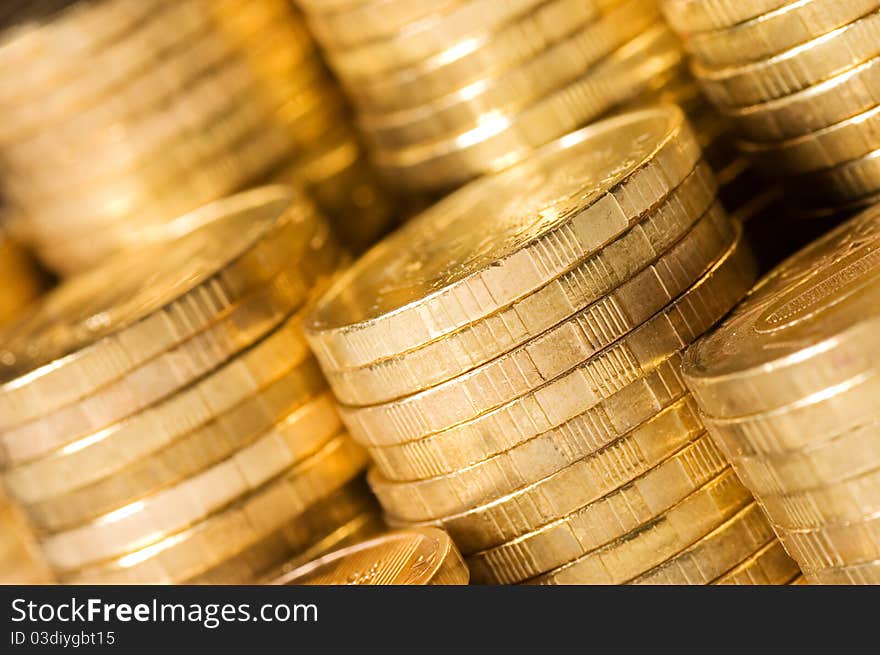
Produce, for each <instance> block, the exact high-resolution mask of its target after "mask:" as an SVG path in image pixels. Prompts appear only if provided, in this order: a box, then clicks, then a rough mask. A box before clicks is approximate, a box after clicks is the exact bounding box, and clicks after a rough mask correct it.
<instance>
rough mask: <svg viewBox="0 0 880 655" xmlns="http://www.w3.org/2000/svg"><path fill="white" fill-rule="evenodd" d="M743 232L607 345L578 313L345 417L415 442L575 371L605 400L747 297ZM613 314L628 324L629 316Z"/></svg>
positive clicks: (357, 426)
mask: <svg viewBox="0 0 880 655" xmlns="http://www.w3.org/2000/svg"><path fill="white" fill-rule="evenodd" d="M737 231H738V234H737V235H736V237H735V239H734V240H733V242H731V243H728V247H727V249H726V251H722V252H718V253H715V256H716V257H717V259H716V260H715V262H714V263H712V261H711V259H710V261H709V262H708V263H707V265H708V266H711V268H710V269H709V270H708V271H707V272H705V274H703V275H702V276H701V277H699V279H697V276H698V275H700V273H699V272H696V274H695V275H693V277H691V278H690V279H689V280H685V281H684V283H683V284H682V286H681V287H680V288H679V289H678V290H677V292H676V293H681V294H682V295H681V296H679V297H675V296H674V297H673V298H667V297H664V298H663V301H662V304H661V306H660V308H659V311H658V313H657V314H655V315H654V316H651V315H650V313H648V315H647V316H645V317H644V318H642V319H641V320H643V321H645V322H644V323H641V324H639V323H637V322H633V323H632V324H630V325H631V328H629V329H631V330H632V331H627V330H626V329H625V330H624V331H623V333H622V334H621V333H614V332H612V336H611V338H610V339H608V340H604V339H603V337H602V331H600V330H594V329H592V328H591V327H590V326H589V323H583V322H582V321H581V319H580V317H579V316H575V317H574V318H573V319H571V320H570V321H568V322H566V323H562V324H560V325H559V326H558V329H554V330H552V331H549V332H547V333H545V334H544V335H541V336H540V337H538V338H536V339H535V340H533V341H531V342H526V343H525V344H524V345H523V346H520V347H519V348H517V349H516V350H513V351H511V352H510V353H508V354H507V355H504V356H503V357H500V358H498V359H495V360H492V361H491V362H489V363H488V364H486V365H484V366H482V367H479V368H476V369H474V370H472V371H470V372H468V373H467V374H465V375H462V376H459V377H457V378H453V379H452V380H449V381H448V382H444V383H443V384H440V385H438V386H435V387H431V388H430V389H427V390H425V391H421V392H419V393H417V394H413V395H411V396H406V397H405V398H402V399H400V400H396V401H392V402H390V403H385V404H382V405H371V406H368V407H350V406H347V405H342V406H340V412H341V413H342V417H343V420H344V421H345V422H346V425H347V426H349V429H350V430H351V432H352V436H354V438H355V439H358V440H359V441H361V442H363V443H365V444H368V443H375V442H376V441H377V437H376V435H377V433H382V434H384V435H387V437H385V438H386V439H396V440H398V441H408V440H410V441H411V440H414V439H416V438H417V437H418V436H420V435H429V434H432V433H434V432H439V431H440V430H444V429H446V428H449V427H452V426H454V425H456V424H458V423H461V422H463V421H466V420H468V419H471V418H473V417H475V416H478V415H480V414H483V413H485V412H487V411H490V410H492V409H494V408H496V407H498V406H501V405H503V404H504V403H506V402H509V401H510V400H513V399H514V398H516V397H517V396H520V395H523V394H526V393H528V392H530V391H532V390H534V389H536V388H538V387H540V386H541V385H543V384H544V383H547V382H549V381H551V380H553V379H554V378H556V377H558V376H561V375H563V374H565V373H567V372H570V371H574V370H576V371H578V372H579V375H580V376H581V377H582V379H583V384H584V389H583V392H582V393H583V394H584V396H585V397H586V398H592V399H593V402H599V401H600V400H601V399H602V398H606V397H607V396H609V395H611V394H612V393H614V392H615V391H618V390H619V389H621V388H622V387H623V386H625V385H626V384H628V383H629V382H631V381H633V380H634V379H636V378H638V377H641V376H642V375H643V374H644V372H645V371H646V370H650V369H651V368H652V367H653V365H654V364H656V363H657V362H661V361H663V360H665V359H666V358H668V357H670V356H671V355H672V354H674V353H675V352H677V351H678V350H680V349H681V348H682V347H683V346H684V345H686V344H688V343H690V342H691V341H693V340H695V339H696V338H697V337H698V336H699V335H701V334H702V333H703V332H704V331H705V330H707V329H709V327H711V325H712V323H714V321H715V320H717V318H715V317H717V316H718V315H719V313H720V314H723V313H724V311H725V310H726V309H728V308H729V307H731V306H732V305H734V304H735V303H736V302H737V300H739V299H740V298H741V297H742V296H743V295H744V294H745V293H746V292H747V290H748V288H749V286H750V285H751V284H752V283H753V282H754V279H755V277H756V271H755V263H754V260H753V258H752V255H751V252H750V251H749V250H748V247H747V246H745V245H743V243H742V239H741V231H740V230H739V228H738V227H737ZM698 270H699V269H698ZM691 284H692V285H693V286H690V288H688V285H691ZM666 303H669V304H668V305H667V306H665V308H664V305H666ZM657 309H658V308H655V309H652V310H651V311H657ZM611 315H612V316H620V317H621V320H622V321H623V324H624V325H626V324H627V323H626V321H625V319H624V318H623V316H624V315H623V313H622V312H612V314H611ZM612 324H613V323H612ZM606 325H607V324H606ZM632 328H634V329H632ZM609 329H610V326H609Z"/></svg>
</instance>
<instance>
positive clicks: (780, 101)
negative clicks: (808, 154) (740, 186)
mask: <svg viewBox="0 0 880 655" xmlns="http://www.w3.org/2000/svg"><path fill="white" fill-rule="evenodd" d="M878 88H880V57H875V58H874V59H870V60H868V61H866V62H864V63H862V64H859V65H858V66H855V67H854V68H851V69H849V70H847V71H846V72H843V73H840V74H838V75H835V76H834V77H831V78H829V79H827V80H824V81H822V82H820V83H818V84H816V85H814V86H810V87H807V88H806V89H802V90H800V91H798V92H796V93H793V94H791V95H788V96H784V97H782V98H774V99H773V100H769V101H767V102H762V103H760V104H757V105H750V106H748V107H738V108H730V107H719V111H721V113H722V114H723V115H725V116H727V117H728V118H730V119H731V120H733V121H734V122H735V123H736V127H737V131H738V132H739V133H740V134H741V135H742V136H743V137H744V138H746V139H748V140H750V141H755V142H758V143H766V142H770V141H784V140H786V139H793V138H797V137H800V136H804V135H805V134H808V133H810V132H816V131H817V130H822V129H825V128H826V127H828V126H830V125H834V124H835V123H839V122H841V121H844V120H846V119H848V118H852V117H853V116H855V115H857V114H860V113H862V112H865V111H867V110H869V109H871V108H872V107H876V106H877V105H880V92H878Z"/></svg>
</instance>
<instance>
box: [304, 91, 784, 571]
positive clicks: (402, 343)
mask: <svg viewBox="0 0 880 655" xmlns="http://www.w3.org/2000/svg"><path fill="white" fill-rule="evenodd" d="M754 277H755V272H754V263H753V261H752V259H751V255H750V252H749V250H748V248H747V246H745V245H744V244H743V242H742V238H741V230H740V228H739V226H738V225H737V224H735V223H732V222H731V221H730V220H729V219H728V218H727V215H726V214H725V213H724V210H723V209H722V208H721V207H720V204H719V203H718V202H717V199H716V187H715V181H714V178H713V176H712V174H711V172H710V170H709V168H708V167H707V165H706V164H705V162H703V161H702V160H701V151H700V147H699V143H698V141H697V140H696V138H695V136H694V135H693V134H692V132H691V131H690V128H689V127H688V126H687V124H686V122H685V120H684V116H683V114H682V113H681V111H680V110H678V109H676V108H674V107H671V106H667V107H662V108H658V109H653V110H646V111H642V112H635V113H631V114H627V115H623V116H621V117H618V118H612V119H610V120H608V121H605V122H603V123H599V124H596V125H594V126H593V127H590V128H585V129H583V130H582V131H580V132H576V133H572V134H570V135H567V136H566V137H565V138H563V139H561V140H559V141H557V142H554V143H551V144H549V145H547V146H545V147H544V148H543V149H542V150H540V151H538V152H537V153H536V154H535V155H534V156H533V157H531V158H529V159H527V160H526V161H525V162H523V163H522V164H520V165H518V166H515V167H513V168H510V169H508V170H506V171H504V172H502V173H498V174H496V175H493V176H487V177H484V178H482V179H480V180H477V181H476V182H474V183H472V184H470V185H468V186H466V187H464V188H463V189H461V190H459V191H458V192H456V193H454V194H452V195H451V196H449V197H447V198H446V199H445V200H443V201H441V202H440V203H438V204H437V205H435V206H434V207H433V208H431V209H429V210H428V211H426V212H424V213H423V214H421V215H420V216H418V217H416V218H415V219H413V220H412V221H411V222H410V223H408V224H407V225H405V226H404V227H403V228H401V229H400V230H398V231H397V232H396V233H395V234H394V235H392V236H391V237H389V238H387V239H386V240H384V241H383V242H381V243H380V244H379V245H377V246H375V247H374V248H373V249H371V250H370V251H368V253H367V254H365V255H364V256H363V257H362V258H361V259H360V260H358V262H356V263H355V264H354V266H353V267H352V268H350V269H349V270H348V272H346V273H345V274H343V275H342V276H341V277H340V278H338V279H337V280H336V281H335V282H334V283H333V284H332V286H331V287H330V289H329V290H328V291H327V292H326V293H325V294H324V295H323V296H322V297H321V298H320V300H319V301H318V302H317V303H316V305H315V307H314V309H313V310H312V311H311V312H310V313H309V314H308V315H307V317H306V319H305V321H306V322H305V326H306V334H307V337H308V339H309V342H310V344H311V345H312V348H313V350H314V352H315V353H316V355H317V357H318V360H319V361H320V363H321V366H322V368H323V369H324V371H325V373H326V375H327V378H328V380H329V381H330V384H331V386H332V388H333V390H334V392H335V394H336V396H337V398H338V399H339V401H340V410H341V413H342V416H343V420H344V422H345V423H346V425H347V426H348V428H349V431H350V433H351V435H352V436H353V437H354V438H355V439H356V440H357V441H358V442H360V443H361V444H362V445H364V446H366V447H367V450H368V452H369V453H370V455H371V456H372V459H373V462H374V467H373V469H372V471H371V473H370V474H369V476H368V477H369V480H370V483H371V486H372V488H373V490H374V492H375V493H376V494H377V496H378V497H379V500H380V503H381V504H382V506H383V509H384V511H385V513H386V518H387V519H388V520H389V522H390V523H391V524H393V525H395V526H398V527H414V526H437V527H442V528H445V529H446V530H447V531H448V532H449V533H450V535H451V536H452V538H453V540H454V541H455V542H456V544H457V545H458V547H459V548H460V549H461V551H462V552H463V553H464V555H465V557H466V559H467V562H468V565H469V567H470V570H471V575H472V578H473V579H474V580H475V581H477V582H482V583H485V582H489V583H512V582H523V581H530V582H545V583H566V582H576V583H622V582H639V583H676V582H678V583H697V582H700V583H707V582H744V581H761V582H767V583H784V582H788V581H789V580H791V579H792V578H794V577H795V576H796V575H797V567H796V566H795V565H794V563H793V562H792V561H791V560H790V559H788V558H787V556H786V555H785V553H784V551H783V550H782V548H781V545H780V544H779V543H778V542H777V541H776V539H775V536H774V534H773V531H772V529H771V528H770V526H769V524H768V523H767V522H766V520H765V519H764V516H763V514H762V513H761V511H760V509H759V508H758V507H757V505H756V504H755V502H754V501H753V499H752V497H751V495H750V494H749V493H748V491H747V490H746V489H745V488H744V487H743V486H742V484H740V482H739V481H738V480H737V478H736V477H735V475H734V474H733V472H732V471H731V469H730V468H729V466H728V464H727V463H726V462H725V461H724V459H723V457H722V456H721V455H720V453H719V451H718V450H717V449H716V447H715V446H714V445H713V443H712V442H711V440H710V439H709V437H708V436H706V434H705V430H704V428H703V425H702V423H701V422H700V420H699V418H698V416H697V410H696V406H695V403H694V401H693V399H692V398H691V397H690V396H689V394H688V393H687V390H686V388H685V386H684V382H683V380H682V379H681V377H680V372H679V361H680V358H681V351H682V350H683V348H684V347H685V346H686V345H687V344H689V343H690V342H691V341H693V340H694V339H695V338H696V337H697V336H699V335H700V334H702V333H703V332H705V331H706V330H708V329H709V328H710V327H711V326H712V325H713V324H714V323H715V322H717V321H718V320H720V319H721V317H722V316H723V315H724V314H725V313H726V312H727V311H728V310H729V309H730V308H731V307H732V306H733V305H734V304H735V303H736V302H737V301H738V300H739V299H740V298H741V297H742V296H744V295H745V293H746V292H747V291H748V289H749V288H750V286H751V284H752V283H753V281H754Z"/></svg>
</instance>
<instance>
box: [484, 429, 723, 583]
mask: <svg viewBox="0 0 880 655" xmlns="http://www.w3.org/2000/svg"><path fill="white" fill-rule="evenodd" d="M725 468H727V463H726V462H725V461H724V459H723V458H722V457H721V455H720V454H719V453H718V451H717V450H716V449H715V447H714V446H713V444H712V441H711V440H710V439H709V438H708V436H705V435H704V436H701V437H699V438H697V439H696V440H694V441H692V442H690V443H688V444H687V445H686V446H684V447H683V448H681V449H680V450H678V451H677V452H675V453H674V454H673V455H671V456H670V457H669V458H668V459H666V460H664V461H662V462H660V463H659V464H657V466H655V467H654V468H652V469H650V470H648V471H647V472H645V473H642V474H641V475H639V476H638V477H635V478H634V479H632V480H630V481H624V482H623V484H622V486H621V487H619V488H618V489H616V490H614V491H612V492H610V493H608V494H607V495H605V496H603V497H602V498H599V499H598V500H594V501H592V502H590V503H589V504H586V505H584V506H582V507H579V508H578V509H576V510H575V511H574V512H572V513H570V514H567V515H564V516H560V517H558V518H556V519H554V520H553V521H551V522H549V523H546V524H544V525H541V526H535V529H534V530H533V531H531V532H527V533H525V534H522V535H520V536H518V537H517V538H515V539H512V540H510V541H507V542H505V543H503V544H500V545H498V546H494V547H493V548H489V549H487V550H482V551H479V552H476V553H472V554H471V555H469V556H468V558H467V562H468V567H469V568H470V570H471V576H472V578H473V579H474V581H475V582H478V583H487V584H511V583H516V582H521V581H523V580H527V579H529V578H532V577H535V576H537V575H540V574H541V573H544V572H546V571H550V570H552V569H554V568H556V567H558V566H561V565H563V564H565V563H566V562H569V561H571V560H574V559H576V558H577V557H578V556H579V555H580V554H582V553H585V552H589V551H591V550H594V549H596V548H600V547H602V546H604V545H605V544H608V543H610V542H612V541H614V540H616V539H619V538H620V537H622V536H624V535H625V534H628V533H629V532H632V531H633V530H635V529H637V528H638V527H639V526H640V525H643V524H645V523H649V522H651V521H653V520H654V519H656V518H657V517H658V516H659V515H661V514H662V513H664V512H666V511H668V510H669V509H670V508H671V507H672V506H674V505H676V504H677V503H679V502H681V501H682V500H683V499H684V498H685V497H686V496H688V495H689V494H691V493H692V492H694V491H696V490H697V489H698V488H700V487H702V486H703V485H704V484H706V483H708V482H709V481H710V480H712V479H713V478H715V477H716V476H718V475H720V474H721V473H722V471H723V470H724V469H725ZM635 470H638V469H635ZM571 495H573V494H571Z"/></svg>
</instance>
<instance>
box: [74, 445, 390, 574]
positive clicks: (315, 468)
mask: <svg viewBox="0 0 880 655" xmlns="http://www.w3.org/2000/svg"><path fill="white" fill-rule="evenodd" d="M359 473H360V469H356V468H352V467H351V466H349V465H348V463H347V460H345V459H340V458H339V457H337V456H330V457H325V458H322V459H314V458H313V461H311V462H305V463H303V464H302V465H300V466H295V467H293V468H292V469H289V470H288V471H286V472H285V473H283V474H281V475H280V476H278V477H277V478H276V479H274V480H272V481H270V482H268V483H266V484H265V485H263V486H261V487H260V488H258V489H257V490H255V491H254V493H252V494H251V495H249V496H246V497H244V498H243V499H241V500H240V501H239V502H237V503H235V504H233V505H231V506H229V507H226V508H223V509H222V510H221V511H219V512H216V513H214V514H211V515H209V516H207V517H206V518H205V519H204V520H202V521H199V522H198V523H195V524H194V525H192V526H191V527H188V528H186V529H185V530H183V531H180V532H176V533H174V534H171V535H168V536H165V537H164V538H162V539H160V540H158V541H156V542H155V543H153V544H151V545H149V546H146V547H145V548H141V549H139V550H135V551H133V552H130V553H127V554H125V555H123V556H121V557H118V558H116V559H112V560H108V561H103V562H99V563H97V564H94V565H90V566H87V567H85V568H81V569H78V570H76V571H67V572H64V574H63V576H62V577H63V579H64V581H65V582H66V583H70V584H157V583H169V584H183V583H185V582H187V581H191V580H194V579H198V578H199V576H202V575H208V574H209V573H210V572H211V571H214V572H215V573H216V574H219V573H220V572H221V569H222V568H223V563H224V562H225V561H227V560H228V558H230V557H233V558H234V557H235V555H236V554H240V553H245V552H247V551H248V549H251V548H257V549H258V548H259V545H260V544H261V543H262V542H263V541H264V540H266V541H270V542H271V541H273V540H275V539H276V538H278V537H282V538H283V537H284V536H285V535H288V536H290V537H291V539H290V541H289V542H288V543H289V550H287V552H286V553H285V554H284V556H285V557H289V556H290V555H291V554H292V553H295V552H296V549H297V548H299V547H301V548H303V549H305V550H307V549H308V547H309V546H311V545H313V544H309V543H304V542H306V541H308V540H310V539H312V538H317V539H320V538H321V535H320V530H321V529H326V527H321V526H322V525H324V526H326V524H321V523H320V522H321V521H322V520H323V519H322V518H320V517H318V516H317V513H321V514H322V517H325V518H326V519H327V520H328V521H329V520H331V519H333V518H334V517H338V518H340V519H341V520H344V518H342V517H344V516H345V514H346V512H347V511H350V510H349V509H348V508H350V507H352V506H354V511H363V506H364V503H363V502H362V500H363V499H365V498H368V496H365V495H364V494H365V493H366V490H365V489H364V488H363V486H362V485H363V482H362V481H361V482H360V485H358V482H357V480H358V479H359V478H356V476H357V475H358V474H359ZM353 480H355V481H354V482H352V481H353ZM331 500H335V503H333V509H332V510H329V511H328V508H327V507H325V503H329V502H330V501H331ZM367 506H368V507H373V505H371V504H369V503H368V504H367ZM300 521H304V522H305V524H301V523H299V522H300ZM309 524H311V525H313V526H317V528H318V532H314V533H312V534H309V535H302V534H300V532H299V530H298V529H297V526H302V525H305V526H306V528H308V526H309ZM331 527H332V526H331ZM268 566H270V567H271V566H272V563H271V558H270V562H269V564H268ZM227 570H228V571H229V572H230V575H237V574H238V573H237V572H236V571H235V570H234V569H233V568H232V567H230V568H229V569H227ZM213 580H217V579H216V578H213Z"/></svg>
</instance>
